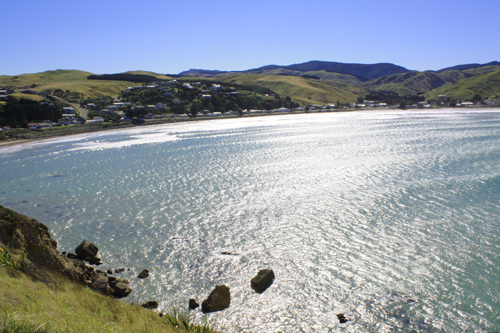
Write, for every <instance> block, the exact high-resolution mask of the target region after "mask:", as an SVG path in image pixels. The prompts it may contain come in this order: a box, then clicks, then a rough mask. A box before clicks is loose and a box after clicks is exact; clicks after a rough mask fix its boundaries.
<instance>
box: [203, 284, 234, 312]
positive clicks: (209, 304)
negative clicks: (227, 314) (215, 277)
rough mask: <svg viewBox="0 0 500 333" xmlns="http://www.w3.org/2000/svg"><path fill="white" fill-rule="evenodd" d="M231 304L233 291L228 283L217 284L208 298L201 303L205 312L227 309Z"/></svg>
mask: <svg viewBox="0 0 500 333" xmlns="http://www.w3.org/2000/svg"><path fill="white" fill-rule="evenodd" d="M230 304H231V293H230V292H229V287H227V286H226V285H220V286H216V287H215V289H214V290H212V292H211V293H210V295H209V296H208V298H207V299H206V300H204V301H203V303H201V310H202V311H203V312H204V313H209V312H215V311H221V310H224V309H227V308H228V307H229V305H230Z"/></svg>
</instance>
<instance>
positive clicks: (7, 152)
mask: <svg viewBox="0 0 500 333" xmlns="http://www.w3.org/2000/svg"><path fill="white" fill-rule="evenodd" d="M0 205H2V206H5V207H7V208H10V209H13V210H15V211H18V212H20V213H22V214H25V215H28V216H30V217H34V218H36V219H38V220H39V221H40V222H42V223H44V224H46V225H47V226H48V227H49V229H50V232H51V234H52V235H53V238H55V239H56V240H57V241H58V243H59V250H60V251H61V252H62V251H66V252H74V249H75V247H76V246H77V245H78V244H79V243H80V242H81V241H82V240H84V239H87V240H89V241H92V242H94V243H96V245H97V246H98V247H99V249H100V252H99V256H100V257H101V258H102V261H103V262H104V264H103V265H102V266H100V267H99V269H101V270H104V271H106V270H107V269H116V268H121V267H123V268H126V270H125V272H123V273H119V274H116V276H118V277H121V278H126V279H128V280H129V281H130V282H131V286H132V287H133V289H134V290H133V292H132V293H131V294H130V295H129V296H128V297H127V298H126V299H124V300H123V301H125V302H134V303H144V302H146V301H149V300H156V301H158V302H159V304H160V308H159V310H160V311H166V312H167V311H171V310H172V309H173V308H174V307H175V308H176V309H177V311H180V312H183V313H186V314H188V315H189V316H191V318H192V320H193V321H194V322H196V323H201V324H203V323H208V324H209V325H210V326H212V327H214V328H217V329H220V330H222V331H226V332H240V331H241V332H278V331H281V332H394V331H395V332H398V331H401V332H407V331H416V332H469V331H470V332H477V331H485V332H492V331H495V330H497V331H498V330H500V257H499V254H500V228H499V227H500V110H499V109H467V110H456V109H440V110H422V111H421V110H408V111H402V110H384V111H362V112H342V113H316V114H296V115H294V114H292V115H279V116H267V117H252V118H245V117H242V118H237V119H219V120H206V121H199V122H185V123H177V124H164V125H152V126H145V127H134V128H132V129H122V130H111V131H105V132H98V133H89V134H81V135H75V136H68V137H60V138H54V139H48V140H42V141H37V142H30V143H22V144H17V145H12V146H5V147H0ZM145 268H146V269H148V270H149V271H150V276H149V277H148V278H146V279H138V278H137V274H138V273H139V272H141V271H142V270H143V269H145ZM264 268H270V269H272V270H273V271H274V273H275V276H276V278H275V280H274V283H273V284H272V285H271V287H270V288H269V289H267V290H266V291H265V292H264V293H262V294H257V293H255V292H254V291H253V290H252V289H251V288H250V280H251V278H252V277H254V276H255V275H256V274H257V272H258V271H259V270H260V269H264ZM127 269H129V270H127ZM220 284H225V285H227V286H228V287H229V288H230V290H231V306H230V307H229V308H228V309H226V310H224V311H220V312H215V313H211V314H203V313H202V312H201V311H199V310H193V311H188V300H189V299H190V298H195V299H196V300H198V302H200V303H201V301H203V300H204V299H205V298H206V297H207V296H208V294H209V293H210V292H211V290H212V289H213V288H214V287H215V286H216V285H220ZM339 314H343V315H344V317H345V318H346V319H347V322H345V323H340V321H339V318H338V316H337V315H339Z"/></svg>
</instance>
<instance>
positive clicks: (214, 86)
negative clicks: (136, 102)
mask: <svg viewBox="0 0 500 333" xmlns="http://www.w3.org/2000/svg"><path fill="white" fill-rule="evenodd" d="M221 88H222V86H221V85H220V84H215V83H214V84H212V87H211V88H210V89H211V90H212V91H217V90H219V89H221Z"/></svg>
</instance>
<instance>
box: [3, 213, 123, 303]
mask: <svg viewBox="0 0 500 333" xmlns="http://www.w3.org/2000/svg"><path fill="white" fill-rule="evenodd" d="M0 246H2V247H5V246H7V247H9V248H10V249H11V250H12V251H13V252H14V253H15V254H18V255H20V254H24V256H25V258H26V259H27V260H26V261H25V266H26V267H25V270H26V273H28V274H31V275H39V274H42V273H43V271H45V270H46V271H49V272H54V273H59V274H62V275H64V276H66V277H68V278H70V279H71V280H73V281H77V282H79V283H82V284H85V285H87V286H89V287H91V288H92V289H95V290H97V291H99V292H102V293H104V294H107V295H113V296H115V297H125V296H127V295H128V294H129V293H130V292H131V291H132V288H130V286H129V285H128V281H127V280H122V279H117V278H113V277H108V276H107V274H106V273H105V272H101V271H96V270H94V268H93V267H91V266H88V265H86V264H85V262H83V261H82V259H81V258H84V259H86V260H89V258H97V257H96V255H97V253H98V252H99V249H98V248H97V246H96V245H95V244H93V243H90V242H88V241H83V242H82V243H81V244H80V245H79V246H78V247H77V248H76V249H75V252H76V253H77V254H76V255H75V254H72V253H68V254H67V256H64V255H61V254H59V252H58V250H57V242H56V241H55V240H54V239H52V237H51V236H50V233H49V229H48V228H47V226H45V225H44V224H42V223H40V222H38V221H37V220H35V219H31V218H28V217H27V216H24V215H21V214H19V213H16V212H14V211H12V210H10V209H7V208H5V207H2V206H0ZM97 259H99V258H97ZM93 260H94V262H96V261H95V259H93ZM99 262H100V259H99Z"/></svg>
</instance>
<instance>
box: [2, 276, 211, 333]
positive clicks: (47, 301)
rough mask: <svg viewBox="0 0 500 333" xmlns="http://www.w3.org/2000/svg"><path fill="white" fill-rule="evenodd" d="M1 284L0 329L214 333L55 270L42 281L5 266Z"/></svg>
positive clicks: (175, 313)
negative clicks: (106, 293) (101, 291)
mask: <svg viewBox="0 0 500 333" xmlns="http://www.w3.org/2000/svg"><path fill="white" fill-rule="evenodd" d="M47 274H48V273H47ZM47 281H48V282H47ZM0 283H1V285H2V288H0V331H1V332H200V333H202V332H203V333H205V332H206V333H208V332H213V331H212V330H210V329H209V328H208V327H207V326H206V325H205V326H199V325H194V324H192V323H191V322H190V320H189V317H187V316H185V315H182V314H179V313H177V312H176V311H174V313H173V314H168V315H164V316H160V315H159V314H158V313H156V312H154V311H151V310H146V309H144V308H142V307H140V306H138V305H134V304H127V303H124V302H122V301H119V300H116V299H114V298H111V297H109V296H105V295H101V294H98V293H96V292H94V291H92V290H90V289H88V288H87V287H84V286H81V285H79V284H76V283H74V282H71V281H69V280H67V279H66V278H63V277H60V276H56V275H51V276H50V278H44V281H39V280H36V279H33V278H30V277H29V276H27V275H25V274H24V273H22V272H19V271H16V270H13V269H10V268H9V267H0Z"/></svg>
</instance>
